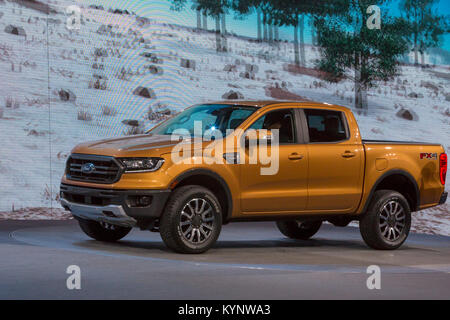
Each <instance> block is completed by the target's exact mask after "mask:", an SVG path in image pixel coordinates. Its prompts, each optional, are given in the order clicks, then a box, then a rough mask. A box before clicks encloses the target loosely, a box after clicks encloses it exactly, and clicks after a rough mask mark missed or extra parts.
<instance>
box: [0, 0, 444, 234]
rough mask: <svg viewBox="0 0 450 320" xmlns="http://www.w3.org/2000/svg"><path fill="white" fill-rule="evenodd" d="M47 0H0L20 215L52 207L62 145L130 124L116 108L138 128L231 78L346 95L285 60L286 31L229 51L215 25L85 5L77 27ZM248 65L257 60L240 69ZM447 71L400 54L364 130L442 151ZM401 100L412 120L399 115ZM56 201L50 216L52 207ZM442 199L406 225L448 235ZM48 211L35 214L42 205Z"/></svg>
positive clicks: (310, 60) (238, 87)
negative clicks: (40, 0) (23, 0)
mask: <svg viewBox="0 0 450 320" xmlns="http://www.w3.org/2000/svg"><path fill="white" fill-rule="evenodd" d="M50 3H51V4H52V5H53V7H54V8H56V9H57V11H59V12H61V13H58V14H53V15H50V19H49V20H47V16H46V15H45V14H43V13H41V12H39V11H36V10H32V9H28V8H24V7H21V6H18V5H17V4H14V3H11V2H8V1H7V2H3V1H0V75H1V76H0V137H1V146H0V154H1V157H0V186H1V187H0V188H1V198H0V211H1V212H0V219H1V218H8V217H9V218H16V219H17V218H24V219H28V218H30V215H27V214H21V212H22V213H23V212H26V210H33V209H29V208H37V209H36V210H34V211H33V212H35V213H34V215H33V217H38V216H39V212H42V210H41V208H59V204H58V202H57V200H58V189H59V180H60V178H61V176H62V174H63V170H64V163H65V160H66V157H67V155H68V154H69V153H70V150H71V148H72V147H73V146H74V145H76V144H77V143H79V142H81V141H86V140H97V139H99V138H104V137H108V136H117V135H123V134H125V133H126V132H127V131H128V130H130V126H128V125H125V124H123V123H122V121H123V120H124V119H133V120H138V121H139V122H140V126H139V128H138V129H137V130H144V129H148V128H151V127H152V126H154V125H155V124H156V123H157V120H149V117H148V115H149V108H152V110H153V111H154V110H156V109H158V106H162V108H163V109H164V108H165V107H164V106H166V105H167V106H168V107H169V108H170V109H171V110H172V111H178V110H182V109H184V108H185V107H187V106H189V105H192V104H194V103H199V102H206V101H211V100H221V99H222V95H223V94H224V93H226V92H228V91H230V90H234V91H238V92H240V93H241V94H243V96H244V97H245V99H270V98H271V97H270V96H267V94H268V92H269V91H268V90H267V87H282V88H283V89H282V90H281V93H282V94H287V92H289V93H290V94H296V95H299V96H303V97H306V98H309V99H311V100H317V101H323V102H329V103H336V104H340V105H345V106H349V107H352V106H353V92H352V90H353V83H352V82H351V80H347V79H345V80H343V81H341V82H339V83H336V84H330V83H327V82H325V81H323V80H320V79H318V78H315V77H312V76H309V75H305V74H298V73H297V74H294V73H290V72H288V71H286V68H287V67H286V66H287V65H288V64H291V63H292V60H293V56H294V52H293V46H292V44H291V43H285V42H280V43H277V44H275V45H269V44H267V43H257V42H254V41H250V40H249V39H246V38H242V37H237V36H228V39H227V42H228V47H229V51H228V52H227V53H217V52H216V50H215V41H216V39H215V34H214V33H213V32H206V31H198V30H194V29H192V28H188V27H183V26H179V25H173V24H167V23H164V22H162V21H161V20H160V19H158V17H153V19H152V17H149V18H150V19H149V20H142V19H138V18H137V17H136V16H133V15H125V14H122V15H121V14H111V13H108V12H107V11H102V10H97V9H89V8H88V6H87V5H85V6H84V8H83V7H82V14H83V15H82V16H83V18H82V24H81V28H80V29H79V30H72V31H70V30H68V29H67V28H66V25H65V23H66V19H67V16H66V15H65V14H64V13H63V12H64V9H65V8H66V6H68V5H70V4H73V3H72V2H70V1H65V0H64V1H59V0H58V1H51V2H50ZM77 3H78V5H80V1H78V2H77ZM1 13H3V14H1ZM174 14H176V13H174ZM157 19H158V20H157ZM10 25H13V26H16V27H20V28H23V30H24V31H25V33H26V36H22V35H15V34H10V33H6V32H4V30H5V28H6V27H7V26H10ZM47 28H48V29H47ZM47 30H48V33H47ZM47 38H48V41H49V46H48V47H47ZM146 53H147V57H146V56H145V54H146ZM148 53H152V54H153V56H151V57H148ZM317 56H318V52H317V49H316V48H314V47H311V46H307V47H306V57H307V66H308V67H310V68H311V67H313V65H314V60H315V59H316V58H317ZM183 59H190V60H191V61H195V68H186V67H184V66H186V65H185V64H184V66H182V65H183V62H182V60H183ZM249 65H256V66H257V71H256V72H254V74H251V75H250V77H249V79H247V78H246V77H245V71H246V70H248V68H250V67H249ZM224 70H231V71H224ZM253 71H254V70H253ZM449 71H450V67H449V66H435V67H430V68H426V69H422V68H419V67H414V66H403V67H402V68H401V74H400V76H399V77H397V78H396V79H395V80H393V81H391V82H387V83H383V82H382V83H379V84H378V86H377V87H376V88H373V89H371V90H370V92H369V97H368V98H369V112H368V114H367V115H358V114H357V120H358V123H359V126H360V129H361V131H362V134H363V137H364V138H367V139H392V140H419V141H427V142H440V143H443V144H444V146H445V148H446V150H447V152H449V151H450V144H449V142H450V101H446V95H450V87H449V82H450V75H449V74H450V72H449ZM243 76H244V77H243ZM139 86H143V87H147V88H151V89H152V90H153V92H154V94H155V95H156V98H155V97H153V98H145V97H141V96H137V95H134V94H133V91H134V90H135V89H136V88H137V87H139ZM61 90H64V91H61ZM48 97H50V103H48V102H49V101H48ZM66 98H68V99H66ZM447 99H450V96H449V98H447ZM65 100H67V101H65ZM400 108H407V109H409V110H410V111H411V112H412V113H414V114H415V115H417V117H418V120H417V121H411V120H406V119H402V118H399V117H398V116H396V113H397V112H398V110H400ZM448 185H449V184H448ZM447 189H448V187H447ZM13 210H14V213H8V212H11V211H13ZM43 211H45V210H43ZM54 211H55V215H54V217H55V218H59V217H61V214H60V211H59V210H54ZM449 211H450V206H449V205H448V204H447V205H444V206H441V207H438V208H433V209H429V210H425V211H421V212H419V213H418V214H416V215H415V220H414V223H413V229H415V230H419V231H422V232H430V233H437V234H446V235H450V217H449ZM36 212H37V213H36ZM46 212H47V213H46V214H45V215H43V217H45V216H48V215H49V214H50V215H51V214H52V210H47V211H46ZM48 212H50V213H48Z"/></svg>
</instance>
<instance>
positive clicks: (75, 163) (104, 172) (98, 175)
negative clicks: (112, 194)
mask: <svg viewBox="0 0 450 320" xmlns="http://www.w3.org/2000/svg"><path fill="white" fill-rule="evenodd" d="M87 163H90V164H93V165H94V167H95V169H94V170H93V171H92V172H83V170H82V168H83V165H85V164H87ZM122 172H123V169H122V167H121V166H120V164H119V162H118V161H117V160H116V159H114V158H113V157H107V156H97V155H89V154H72V155H70V157H69V159H68V160H67V165H66V176H67V179H69V180H76V181H85V182H94V183H105V184H108V183H114V182H116V181H118V180H119V179H120V176H121V174H122Z"/></svg>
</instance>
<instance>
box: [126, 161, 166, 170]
mask: <svg viewBox="0 0 450 320" xmlns="http://www.w3.org/2000/svg"><path fill="white" fill-rule="evenodd" d="M119 160H120V162H121V163H122V164H123V166H124V167H125V172H152V171H156V170H158V169H159V168H161V166H162V165H163V163H164V159H163V158H119Z"/></svg>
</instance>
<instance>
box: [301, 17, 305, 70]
mask: <svg viewBox="0 0 450 320" xmlns="http://www.w3.org/2000/svg"><path fill="white" fill-rule="evenodd" d="M304 31H305V17H304V15H301V16H300V65H301V66H303V67H304V66H305V65H306V56H305V35H304V34H305V32H304Z"/></svg>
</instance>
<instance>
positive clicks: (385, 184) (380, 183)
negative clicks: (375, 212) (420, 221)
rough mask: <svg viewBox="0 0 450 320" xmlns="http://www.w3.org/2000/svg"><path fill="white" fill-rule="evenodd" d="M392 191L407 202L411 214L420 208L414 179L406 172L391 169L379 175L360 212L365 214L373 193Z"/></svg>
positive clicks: (417, 187)
mask: <svg viewBox="0 0 450 320" xmlns="http://www.w3.org/2000/svg"><path fill="white" fill-rule="evenodd" d="M383 189H386V190H393V191H397V192H399V193H401V194H402V195H403V196H404V197H405V198H406V200H407V201H408V203H409V205H410V208H411V212H414V211H418V210H419V208H420V190H419V186H418V185H417V182H416V180H415V179H414V177H413V176H412V175H411V174H410V173H409V172H407V171H405V170H401V169H393V170H389V171H388V172H385V173H384V174H383V175H381V176H380V177H379V178H378V179H377V181H376V182H375V183H374V185H373V186H372V189H371V190H370V193H369V196H368V197H367V200H366V203H365V204H364V207H363V210H362V212H363V213H364V212H366V211H367V209H368V207H369V204H370V202H371V201H372V198H373V196H374V193H375V191H378V190H383Z"/></svg>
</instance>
